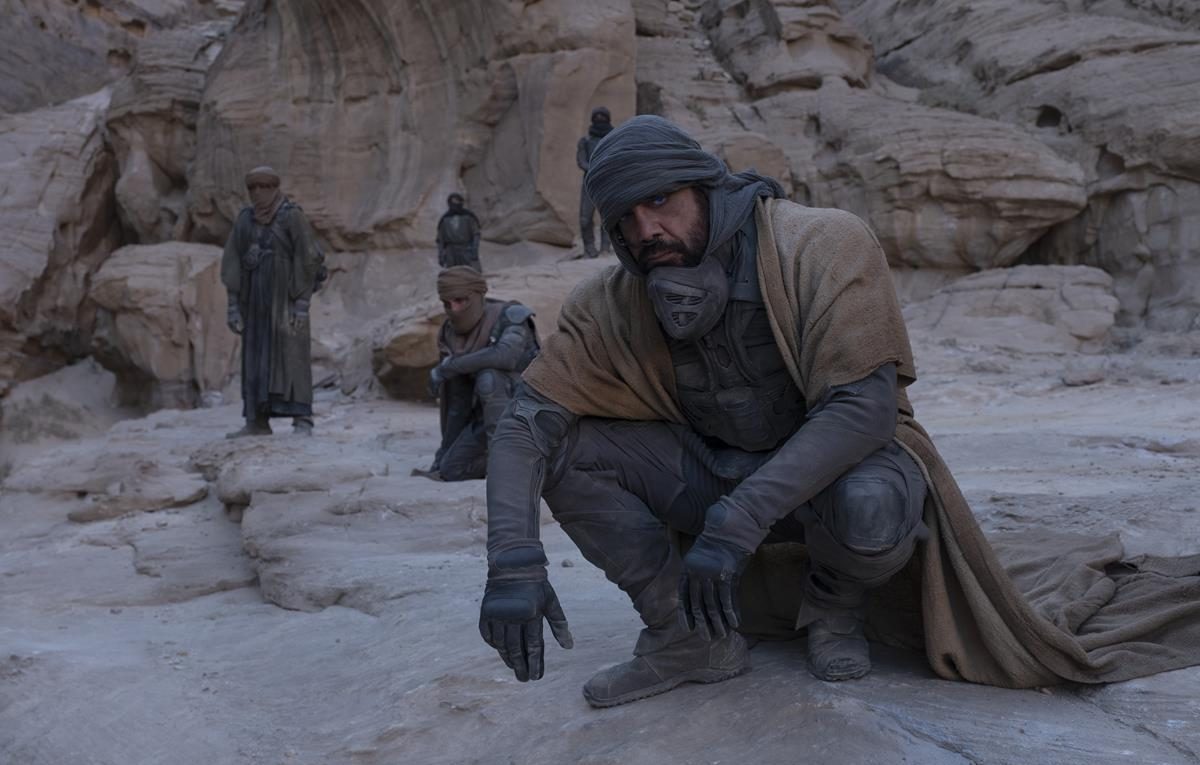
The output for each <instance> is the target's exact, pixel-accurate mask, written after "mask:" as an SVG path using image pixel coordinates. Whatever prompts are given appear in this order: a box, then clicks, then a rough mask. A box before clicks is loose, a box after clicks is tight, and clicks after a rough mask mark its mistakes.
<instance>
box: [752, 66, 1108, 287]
mask: <svg viewBox="0 0 1200 765" xmlns="http://www.w3.org/2000/svg"><path fill="white" fill-rule="evenodd" d="M738 115H739V117H741V118H742V120H743V121H744V122H745V123H746V124H747V125H749V126H752V127H754V128H755V129H756V130H757V131H758V132H760V133H763V134H766V135H770V136H776V137H777V138H776V140H778V141H779V142H780V144H781V145H782V146H783V148H784V150H785V151H786V152H787V153H788V156H789V157H790V158H791V160H792V177H793V178H794V179H795V183H796V186H797V189H798V194H799V195H800V196H801V198H804V199H805V200H806V201H807V202H808V203H809V204H813V205H816V206H818V207H838V208H841V209H845V210H849V211H851V212H854V213H855V214H857V215H859V216H861V217H862V218H863V219H864V220H866V221H868V222H869V224H870V225H871V227H872V229H873V230H874V231H875V233H876V236H878V237H879V240H880V243H881V244H882V245H883V248H884V251H885V252H887V254H888V258H889V260H890V261H891V263H892V264H893V265H896V266H909V267H916V268H933V269H963V268H971V269H985V268H998V267H1002V266H1007V265H1011V264H1013V263H1014V262H1016V260H1017V259H1018V258H1019V257H1020V256H1021V255H1022V254H1023V253H1024V252H1025V251H1026V249H1027V248H1028V247H1029V245H1030V244H1032V243H1033V242H1034V241H1036V240H1037V239H1038V238H1039V237H1040V236H1042V235H1043V234H1044V233H1045V232H1046V231H1047V230H1048V229H1049V228H1050V227H1051V226H1053V225H1054V224H1056V223H1059V222H1061V221H1064V220H1067V219H1069V218H1071V217H1072V216H1074V215H1075V214H1076V213H1078V212H1079V210H1081V209H1082V207H1083V204H1084V201H1085V199H1086V196H1085V193H1084V188H1083V172H1082V171H1081V170H1080V169H1079V168H1078V167H1077V166H1076V165H1074V164H1073V163H1071V162H1068V161H1064V160H1063V159H1061V158H1059V157H1058V156H1057V155H1055V153H1054V152H1053V151H1052V150H1050V149H1049V148H1048V147H1046V146H1045V145H1043V144H1041V143H1039V142H1037V141H1036V140H1033V139H1032V138H1030V137H1029V136H1028V135H1026V134H1024V133H1023V132H1022V131H1020V130H1017V129H1015V128H1012V127H1010V126H1008V125H1004V124H1002V123H999V122H995V121H993V120H985V119H981V118H978V117H973V116H971V115H968V114H961V113H958V112H952V111H948V110H945V109H931V108H929V107H925V106H920V105H918V104H911V103H905V102H902V101H898V100H895V99H891V98H886V97H882V96H880V95H878V94H876V93H872V92H868V91H864V90H859V89H851V88H850V87H849V86H848V85H846V84H845V83H843V82H841V81H838V80H834V81H831V82H828V83H827V84H826V85H824V86H823V87H822V88H821V89H820V90H818V91H816V92H790V93H786V94H782V95H778V96H773V97H770V98H767V99H763V100H759V101H756V102H754V103H753V104H751V105H747V106H744V107H739V109H738ZM794 125H803V126H804V128H803V130H795V129H791V130H789V126H794Z"/></svg>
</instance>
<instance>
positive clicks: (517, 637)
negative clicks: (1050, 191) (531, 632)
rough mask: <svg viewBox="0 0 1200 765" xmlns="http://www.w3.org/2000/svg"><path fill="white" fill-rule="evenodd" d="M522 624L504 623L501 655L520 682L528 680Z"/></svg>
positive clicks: (527, 661) (527, 662) (527, 663)
mask: <svg viewBox="0 0 1200 765" xmlns="http://www.w3.org/2000/svg"><path fill="white" fill-rule="evenodd" d="M523 633H524V625H521V624H506V625H504V650H503V652H502V653H501V655H502V656H503V657H504V663H505V664H508V666H509V668H510V669H512V671H513V672H514V673H515V674H516V676H517V679H518V680H520V681H521V682H522V683H524V682H527V681H528V680H529V660H528V658H527V657H526V656H525V637H524V634H523Z"/></svg>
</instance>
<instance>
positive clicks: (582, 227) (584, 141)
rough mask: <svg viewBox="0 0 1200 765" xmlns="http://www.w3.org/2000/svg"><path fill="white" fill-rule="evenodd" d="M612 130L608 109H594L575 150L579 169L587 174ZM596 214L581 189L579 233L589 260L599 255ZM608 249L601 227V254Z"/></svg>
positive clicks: (585, 193)
mask: <svg viewBox="0 0 1200 765" xmlns="http://www.w3.org/2000/svg"><path fill="white" fill-rule="evenodd" d="M612 129H613V126H612V115H611V114H610V113H609V111H608V108H607V107H604V106H597V107H596V108H595V109H592V119H591V124H590V125H589V126H588V132H587V135H585V136H584V137H583V138H580V139H579V144H578V146H577V147H576V149H575V164H577V165H579V169H580V170H582V171H583V172H584V173H585V174H586V173H587V171H588V167H589V166H590V165H591V161H592V153H593V152H595V150H596V146H597V145H598V144H599V143H600V139H602V138H604V136H606V135H608V134H609V132H610V131H611V130H612ZM595 212H596V207H595V205H593V204H592V199H591V197H589V196H588V193H587V188H586V187H583V188H581V189H580V191H579V233H580V235H581V236H582V237H583V254H584V255H585V256H586V257H589V258H594V257H596V256H597V255H598V254H599V253H597V252H596V240H595V235H594V232H593V230H592V225H593V224H592V219H593V218H594V216H595ZM608 247H609V243H608V232H607V231H606V230H605V229H604V227H603V226H601V227H600V252H608Z"/></svg>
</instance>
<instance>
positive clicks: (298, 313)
mask: <svg viewBox="0 0 1200 765" xmlns="http://www.w3.org/2000/svg"><path fill="white" fill-rule="evenodd" d="M291 319H292V326H293V327H295V326H296V325H298V324H302V323H303V322H306V321H308V301H307V300H304V299H300V300H295V301H293V302H292V316H291Z"/></svg>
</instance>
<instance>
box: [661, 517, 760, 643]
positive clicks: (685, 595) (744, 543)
mask: <svg viewBox="0 0 1200 765" xmlns="http://www.w3.org/2000/svg"><path fill="white" fill-rule="evenodd" d="M764 537H765V533H760V532H759V530H758V524H757V523H755V521H754V519H753V518H751V517H750V516H749V515H748V514H747V513H745V512H744V511H742V510H740V509H738V508H736V507H734V506H733V505H731V504H729V503H728V501H727V500H726V499H725V498H724V497H722V498H721V499H720V500H717V502H716V503H715V504H714V505H713V506H712V507H710V508H709V509H708V512H707V513H706V514H705V517H704V531H703V533H701V534H700V536H698V537H696V541H695V543H694V544H693V545H692V547H691V549H689V550H688V552H687V555H685V556H683V576H682V577H681V578H680V580H679V619H680V622H681V624H682V626H683V628H684V629H686V630H687V631H688V632H691V631H693V630H698V631H699V632H700V635H701V636H702V637H703V638H704V639H705V640H713V639H720V638H723V637H725V636H726V635H727V634H728V633H729V632H731V631H733V630H735V629H737V627H738V625H739V624H741V616H740V614H739V613H738V605H737V588H738V581H739V580H740V579H741V576H742V572H743V571H745V570H746V565H747V564H748V563H749V562H750V556H751V555H753V554H754V551H755V550H756V549H757V548H758V545H759V543H760V542H762V540H763V538H764Z"/></svg>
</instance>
